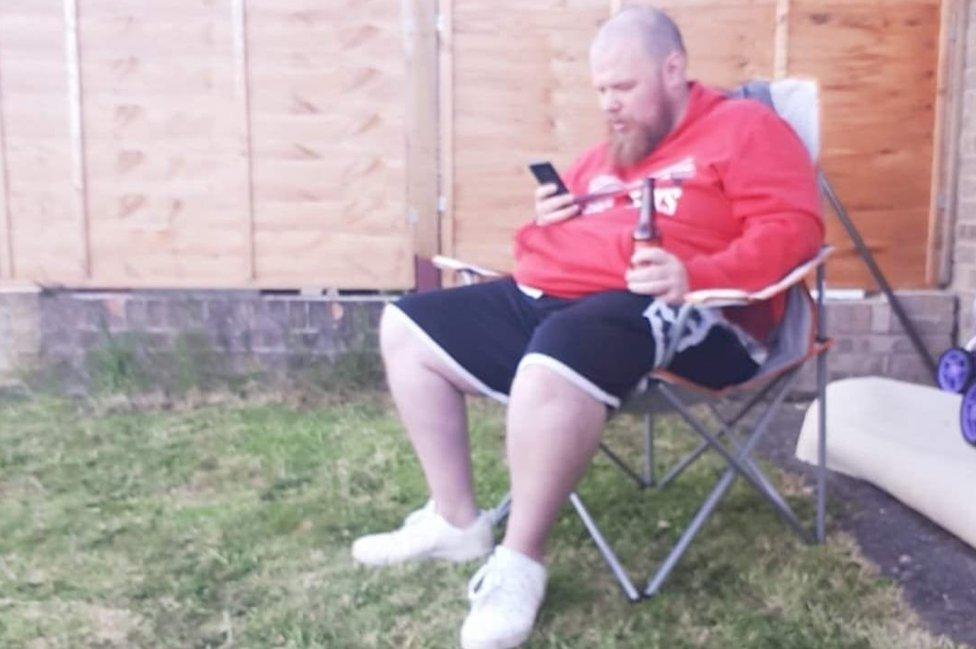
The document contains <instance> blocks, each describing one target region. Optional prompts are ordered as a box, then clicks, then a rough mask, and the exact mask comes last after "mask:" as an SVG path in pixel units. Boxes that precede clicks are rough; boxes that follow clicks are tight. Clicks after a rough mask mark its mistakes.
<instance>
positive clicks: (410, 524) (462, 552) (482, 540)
mask: <svg viewBox="0 0 976 649" xmlns="http://www.w3.org/2000/svg"><path fill="white" fill-rule="evenodd" d="M494 545H495V537H494V535H493V534H492V531H491V522H490V521H489V519H488V514H487V513H486V512H481V513H480V514H479V515H478V518H477V520H475V521H474V522H473V523H471V524H470V525H468V526H467V527H465V528H464V529H461V528H459V527H454V526H453V525H451V524H450V523H448V522H447V521H446V520H444V518H443V517H441V516H440V514H438V513H437V512H436V511H434V501H433V500H428V501H427V504H426V505H424V506H423V508H422V509H418V510H417V511H415V512H413V513H412V514H410V515H409V516H407V518H406V519H405V520H404V521H403V527H401V528H400V529H397V530H394V531H392V532H386V533H384V534H370V535H368V536H362V537H360V538H358V539H356V540H355V541H354V542H353V544H352V556H353V559H355V560H356V561H358V562H359V563H362V564H365V565H367V566H389V565H393V564H395V563H404V562H406V561H423V560H426V559H446V560H447V561H454V562H458V563H460V562H462V561H471V560H472V559H479V558H481V557H483V556H485V555H486V554H488V553H490V552H491V548H492V547H493V546H494Z"/></svg>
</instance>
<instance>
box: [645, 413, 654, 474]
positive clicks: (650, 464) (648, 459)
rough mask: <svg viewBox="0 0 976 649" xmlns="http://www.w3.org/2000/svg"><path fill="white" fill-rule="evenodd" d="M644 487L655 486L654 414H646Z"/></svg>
mask: <svg viewBox="0 0 976 649" xmlns="http://www.w3.org/2000/svg"><path fill="white" fill-rule="evenodd" d="M643 486H644V488H648V487H653V486H654V415H653V414H651V413H649V412H648V413H646V414H645V415H644V484H643Z"/></svg>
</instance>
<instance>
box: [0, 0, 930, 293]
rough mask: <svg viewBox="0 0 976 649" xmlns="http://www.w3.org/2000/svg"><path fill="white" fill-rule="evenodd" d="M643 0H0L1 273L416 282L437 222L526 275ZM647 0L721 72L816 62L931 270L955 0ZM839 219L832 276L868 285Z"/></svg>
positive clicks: (881, 225)
mask: <svg viewBox="0 0 976 649" xmlns="http://www.w3.org/2000/svg"><path fill="white" fill-rule="evenodd" d="M641 1H643V0H641ZM948 1H949V0H943V2H948ZM626 4H631V1H629V0H537V1H535V2H531V3H526V2H517V1H516V0H496V1H495V2H491V3H485V2H478V1H476V0H403V2H401V3H394V2H391V0H360V1H358V2H354V1H353V0H330V1H329V2H321V1H318V0H173V2H168V3H146V2H141V3H140V2H126V3H119V2H114V1H112V0H61V1H60V2H36V1H35V0H4V2H2V3H0V281H5V280H6V281H10V280H22V281H36V282H40V283H44V284H64V285H70V286H104V287H123V288H126V287H131V288H139V287H169V286H173V287H187V286H201V287H207V286H213V287H268V288H295V287H306V286H319V287H337V288H388V289H396V288H409V287H411V286H413V285H414V267H413V254H414V252H420V253H422V254H429V252H431V251H433V250H436V249H437V248H438V241H437V240H438V236H439V239H440V243H439V248H440V250H441V251H443V252H446V253H450V254H455V255H457V256H460V257H463V258H466V259H470V260H471V261H474V262H477V263H481V264H485V265H491V266H495V267H500V268H506V267H508V266H509V265H510V241H511V235H512V232H513V231H514V229H515V228H517V227H518V225H520V224H521V223H523V222H524V221H525V220H526V218H528V215H529V213H530V211H531V192H532V189H533V187H534V185H533V182H532V180H531V178H530V177H529V176H528V174H527V173H526V171H525V163H526V162H527V161H529V160H531V159H534V158H548V159H552V160H553V161H554V162H555V163H556V164H557V166H565V165H567V164H569V162H570V161H571V160H572V158H573V156H575V155H576V154H577V153H578V152H579V151H580V150H581V149H582V148H583V147H585V146H586V145H588V144H590V143H592V142H593V141H594V140H596V139H597V138H599V137H601V135H602V132H603V126H602V122H601V118H600V115H599V113H598V111H597V107H596V101H595V97H594V96H593V93H592V91H591V90H590V84H589V78H588V70H587V60H586V52H587V47H588V43H589V40H590V38H591V37H592V35H593V33H594V31H595V29H596V27H597V26H598V24H599V23H600V22H601V21H603V20H604V19H606V18H607V17H608V16H609V15H610V14H611V12H612V11H613V10H614V9H615V8H617V7H619V6H621V5H626ZM652 4H655V5H657V6H661V7H663V8H665V9H666V10H668V11H669V12H670V13H671V14H672V15H673V16H674V17H675V19H676V20H677V22H678V23H679V25H681V27H682V28H683V31H684V33H685V36H686V40H687V44H688V49H689V52H690V56H691V72H692V75H693V76H695V77H697V78H700V79H701V80H703V81H705V82H706V83H710V84H714V85H720V86H726V87H728V86H733V85H736V84H738V83H740V82H741V81H743V80H746V79H749V78H752V77H757V76H761V77H770V76H774V75H782V74H791V75H808V76H813V77H816V78H818V79H819V80H820V82H821V88H822V92H823V112H824V124H825V132H824V145H825V148H824V155H823V165H824V167H825V169H826V171H827V173H828V175H829V176H830V177H831V178H832V179H833V181H834V183H835V185H836V186H837V189H838V192H839V193H840V195H841V197H842V199H843V200H844V201H845V202H846V203H847V204H848V206H849V207H850V209H851V212H852V216H853V217H854V219H855V221H856V223H857V225H858V226H859V227H860V228H861V230H862V232H863V234H864V235H865V238H866V239H867V241H868V244H869V245H870V246H871V248H872V249H873V250H874V251H875V253H876V254H877V255H878V258H879V261H880V262H881V265H882V267H883V268H884V270H885V271H886V273H887V274H888V275H889V277H890V279H891V280H892V281H893V283H894V284H895V285H896V286H898V287H902V288H904V287H916V286H923V285H926V277H925V264H926V255H927V254H929V252H928V251H929V249H930V242H929V241H928V239H927V237H928V231H929V221H930V218H931V217H930V214H929V212H930V205H931V204H932V196H931V194H932V191H931V187H932V178H931V176H932V157H933V141H932V139H933V135H932V134H933V128H934V122H935V120H936V106H935V101H936V98H937V92H936V76H937V70H938V66H939V62H938V60H937V58H938V55H937V52H938V44H939V19H940V1H939V0H835V1H833V2H831V1H825V0H661V1H660V2H653V3H652ZM438 8H439V10H440V13H441V26H442V29H441V30H440V33H439V34H438V33H437V32H436V31H435V30H434V29H433V25H432V24H427V23H432V22H433V18H434V16H433V15H434V13H435V11H434V10H435V9H438ZM411 20H421V21H423V22H424V24H423V25H421V26H420V28H419V29H412V28H410V29H405V22H404V21H407V22H408V23H409V21H411ZM413 27H416V26H413ZM438 39H439V49H437V48H438ZM405 43H406V45H405ZM418 44H419V45H420V46H421V47H417V46H418ZM405 53H406V54H407V61H406V62H405V61H404V59H403V57H404V54H405ZM438 56H439V59H440V75H439V86H438V88H437V92H436V93H431V92H430V88H427V86H431V87H433V85H434V84H435V82H438V75H437V70H436V68H437V60H436V59H435V57H438ZM421 84H424V86H425V88H426V90H425V89H424V88H419V89H418V86H419V85H421ZM438 101H439V102H440V112H439V114H438V113H437V111H436V110H435V108H436V106H437V102H438ZM438 145H439V146H440V150H439V153H438V152H437V146H438ZM411 156H412V157H411ZM408 160H409V161H410V164H408ZM438 175H439V177H440V182H439V186H438V182H437V178H436V176H438ZM438 194H440V195H442V196H443V200H442V201H441V207H442V208H443V210H444V211H443V213H442V214H440V215H438V213H437V207H436V206H437V197H438ZM408 217H409V218H408ZM411 220H412V221H414V225H413V226H411V225H410V221H411ZM828 224H829V229H830V238H831V240H832V242H833V243H834V244H835V245H837V246H838V247H839V248H840V249H841V252H840V255H839V256H838V261H837V263H835V264H833V266H832V268H831V271H830V272H831V280H832V282H833V284H835V285H860V286H865V287H870V286H871V282H870V281H869V280H868V279H867V276H866V273H865V272H864V270H863V267H862V265H861V264H860V262H859V261H858V260H857V259H856V258H855V257H854V256H853V254H852V250H851V245H850V243H849V241H848V240H847V238H846V236H844V235H843V234H842V233H840V232H839V231H838V230H837V227H836V224H835V223H834V222H833V221H832V220H830V219H828ZM438 231H439V234H438Z"/></svg>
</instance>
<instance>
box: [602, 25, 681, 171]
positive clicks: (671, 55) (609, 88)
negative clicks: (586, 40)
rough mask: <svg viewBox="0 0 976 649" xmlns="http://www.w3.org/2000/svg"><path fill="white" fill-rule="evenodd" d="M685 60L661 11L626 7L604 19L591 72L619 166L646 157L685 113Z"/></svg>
mask: <svg viewBox="0 0 976 649" xmlns="http://www.w3.org/2000/svg"><path fill="white" fill-rule="evenodd" d="M686 64H687V60H686V56H685V46H684V43H682V42H681V32H679V31H678V28H677V27H676V26H675V24H674V22H672V21H671V19H670V18H668V17H667V16H666V15H665V14H664V13H663V12H661V11H658V10H657V9H652V8H650V7H630V8H627V9H624V10H623V11H621V12H620V13H618V14H617V15H616V16H614V17H613V18H611V19H610V20H609V21H607V22H606V23H605V24H604V25H603V27H601V28H600V31H599V32H598V33H597V35H596V38H595V39H593V45H592V47H590V75H591V77H592V80H593V87H594V89H595V90H596V91H597V95H598V96H599V99H600V108H601V110H602V111H603V114H604V116H605V117H606V120H607V128H608V131H609V139H610V145H611V151H612V155H613V159H614V162H615V164H616V166H617V167H620V168H629V167H631V166H633V165H636V164H638V163H639V162H640V161H641V160H643V159H644V158H646V157H647V155H648V154H650V153H651V152H652V151H653V150H654V149H655V148H656V147H657V145H658V144H659V143H660V142H661V141H662V140H663V139H664V138H665V137H667V135H668V134H669V133H670V132H671V131H672V130H674V128H675V125H676V124H677V123H678V122H679V121H680V119H681V117H682V116H683V115H684V111H685V108H686V106H687V105H688V92H689V91H688V81H687V78H686V70H685V67H686Z"/></svg>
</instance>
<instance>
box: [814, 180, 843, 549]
mask: <svg viewBox="0 0 976 649" xmlns="http://www.w3.org/2000/svg"><path fill="white" fill-rule="evenodd" d="M820 177H821V178H822V180H823V182H826V180H827V179H826V177H825V176H823V172H820ZM838 202H839V201H838ZM824 278H825V273H824V268H823V265H820V266H818V267H817V341H818V342H821V343H824V342H826V341H827V325H826V322H827V318H826V314H825V312H824V291H825V288H826V286H825V282H824ZM827 353H828V350H827V349H824V350H822V351H821V352H820V354H819V355H818V356H817V399H818V401H819V406H820V407H819V413H818V414H819V415H820V421H819V422H818V423H819V425H818V427H817V543H823V542H824V539H825V538H826V529H825V523H824V517H825V514H826V509H827Z"/></svg>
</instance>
